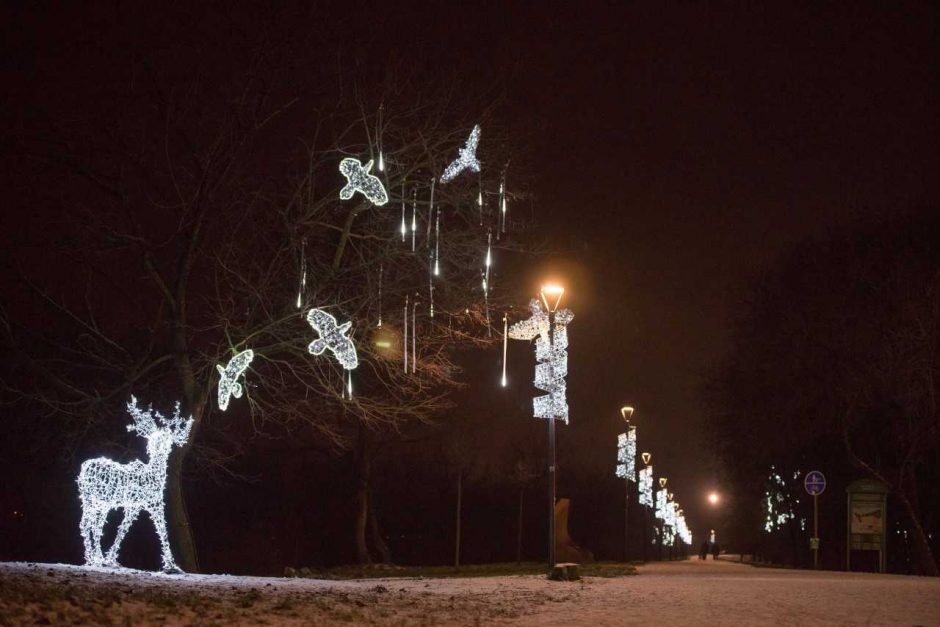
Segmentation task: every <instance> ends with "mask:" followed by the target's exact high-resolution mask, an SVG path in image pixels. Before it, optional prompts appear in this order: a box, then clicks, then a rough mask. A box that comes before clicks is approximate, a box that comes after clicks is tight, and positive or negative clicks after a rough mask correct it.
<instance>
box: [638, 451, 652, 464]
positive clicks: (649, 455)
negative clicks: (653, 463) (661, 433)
mask: <svg viewBox="0 0 940 627" xmlns="http://www.w3.org/2000/svg"><path fill="white" fill-rule="evenodd" d="M640 457H642V458H643V463H644V464H646V465H647V466H649V465H650V460H651V459H653V454H652V453H643V454H641V455H640Z"/></svg>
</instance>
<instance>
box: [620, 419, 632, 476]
mask: <svg viewBox="0 0 940 627" xmlns="http://www.w3.org/2000/svg"><path fill="white" fill-rule="evenodd" d="M617 462H618V463H617V476H618V477H620V478H621V479H626V480H627V481H636V427H630V428H629V429H627V432H626V433H621V434H620V435H618V436H617Z"/></svg>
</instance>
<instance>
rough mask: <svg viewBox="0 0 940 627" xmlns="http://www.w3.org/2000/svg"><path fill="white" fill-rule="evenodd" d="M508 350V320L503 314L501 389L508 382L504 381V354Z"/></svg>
mask: <svg viewBox="0 0 940 627" xmlns="http://www.w3.org/2000/svg"><path fill="white" fill-rule="evenodd" d="M508 348H509V318H507V317H506V314H503V378H502V380H501V383H502V385H503V387H506V386H507V385H508V383H509V381H508V380H507V379H506V354H507V349H508Z"/></svg>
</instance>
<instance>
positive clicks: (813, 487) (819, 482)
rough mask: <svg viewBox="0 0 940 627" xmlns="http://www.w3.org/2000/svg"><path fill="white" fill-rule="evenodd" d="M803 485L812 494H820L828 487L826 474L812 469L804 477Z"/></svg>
mask: <svg viewBox="0 0 940 627" xmlns="http://www.w3.org/2000/svg"><path fill="white" fill-rule="evenodd" d="M803 487H804V488H806V491H807V492H808V493H809V494H811V495H812V496H819V495H820V494H822V493H823V491H824V490H825V489H826V476H825V475H824V474H822V473H821V472H819V471H818V470H811V471H809V472H808V473H806V477H805V478H804V479H803Z"/></svg>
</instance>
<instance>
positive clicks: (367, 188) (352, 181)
mask: <svg viewBox="0 0 940 627" xmlns="http://www.w3.org/2000/svg"><path fill="white" fill-rule="evenodd" d="M371 169H372V161H371V160H370V161H369V162H368V163H366V164H365V166H363V165H362V163H361V162H360V161H359V159H354V158H353V157H346V158H345V159H343V160H342V161H340V162H339V171H340V173H341V174H342V175H343V176H345V177H346V186H345V187H343V189H341V190H339V197H340V199H341V200H349V199H350V198H352V197H353V194H355V193H356V192H359V193H360V194H362V195H363V196H365V197H366V198H367V199H368V200H369V202H371V203H372V204H373V205H376V206H379V207H381V206H382V205H384V204H385V203H387V202H388V194H387V193H386V192H385V186H384V185H382V181H380V180H379V178H378V177H377V176H373V175H371V174H369V170H371Z"/></svg>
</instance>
